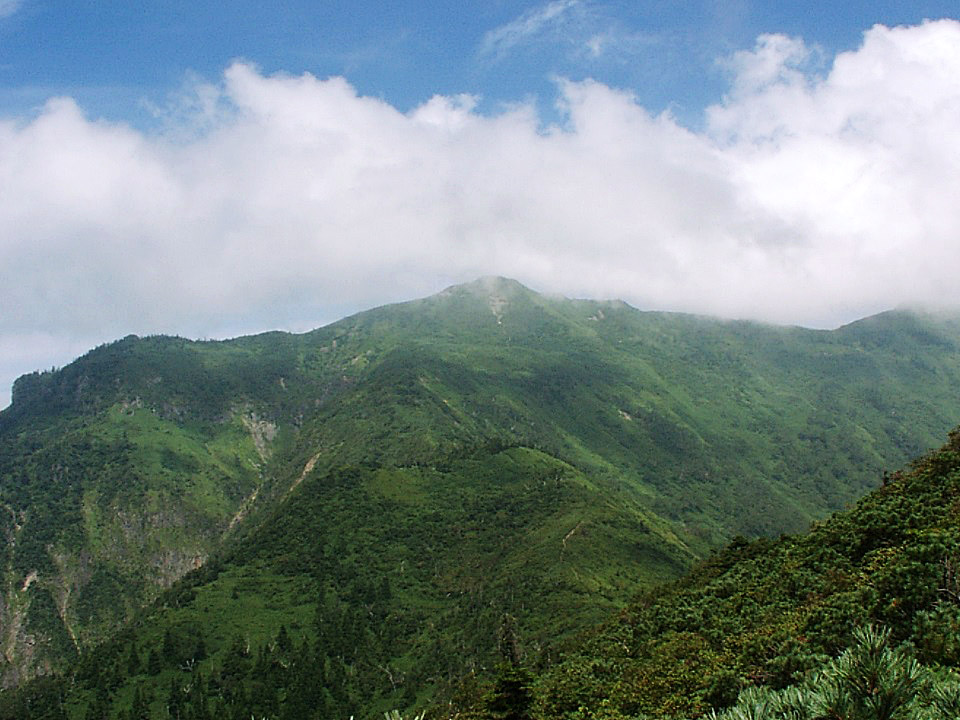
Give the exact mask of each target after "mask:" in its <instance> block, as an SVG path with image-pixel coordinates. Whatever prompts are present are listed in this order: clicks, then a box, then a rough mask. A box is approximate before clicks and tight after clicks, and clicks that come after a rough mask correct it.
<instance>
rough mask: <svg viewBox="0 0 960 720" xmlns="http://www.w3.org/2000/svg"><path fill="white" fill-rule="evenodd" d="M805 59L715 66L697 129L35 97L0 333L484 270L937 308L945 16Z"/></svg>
mask: <svg viewBox="0 0 960 720" xmlns="http://www.w3.org/2000/svg"><path fill="white" fill-rule="evenodd" d="M570 4H571V3H560V4H556V3H555V5H556V7H557V8H559V10H558V12H561V11H563V8H564V7H566V5H570ZM527 20H528V21H529V22H527V25H530V26H532V24H534V21H535V20H536V18H527ZM508 40H509V38H508V37H507V36H506V35H504V39H501V40H497V42H507V41H508ZM491 42H493V41H491ZM811 52H812V51H811V49H809V48H807V47H806V46H805V45H804V44H803V42H802V41H800V40H798V39H791V38H786V37H784V36H779V35H767V36H762V37H761V38H759V39H758V42H757V45H756V47H755V48H753V49H752V50H749V51H743V52H740V53H737V54H736V55H734V56H733V57H732V58H730V59H728V61H727V67H728V69H729V71H730V73H731V79H730V90H729V93H728V95H727V96H726V97H725V98H724V100H723V101H722V102H721V103H719V104H718V105H716V106H714V107H712V108H710V109H709V110H708V113H707V122H706V128H705V130H704V131H702V132H694V131H691V130H689V129H687V128H685V127H683V126H681V125H680V124H679V123H678V122H677V121H675V120H674V119H673V118H672V117H671V116H670V115H669V114H664V115H658V116H654V115H652V114H650V113H649V112H647V111H646V110H645V109H644V108H643V107H641V106H639V105H638V104H637V102H636V101H635V100H634V98H633V97H632V96H631V95H630V94H629V93H627V92H624V91H621V90H617V89H615V88H611V87H608V86H605V85H603V84H601V83H597V82H591V81H587V82H579V83H575V82H567V81H560V82H559V83H558V102H559V103H560V104H561V105H562V108H563V112H564V116H563V117H564V121H563V123H562V124H561V125H560V126H551V127H546V128H544V127H543V125H542V121H541V119H540V118H539V117H538V116H537V113H536V111H535V110H534V108H533V107H532V106H528V105H521V106H517V107H513V108H511V109H508V110H506V111H504V112H502V113H501V114H499V115H494V116H488V115H483V114H480V113H478V112H477V111H476V109H475V103H474V101H473V99H472V98H470V97H469V96H456V97H440V96H438V97H435V98H433V99H432V100H430V101H429V102H427V103H425V104H424V105H422V106H421V107H419V108H416V109H414V110H413V111H411V112H409V113H401V112H399V111H397V110H396V109H395V108H393V107H392V106H390V105H389V104H387V103H385V102H383V101H381V100H378V99H375V98H371V97H361V96H358V94H357V93H356V92H355V90H354V89H353V88H352V87H351V85H350V84H349V83H348V82H347V81H345V80H344V79H342V78H336V77H334V78H329V79H318V78H315V77H313V76H310V75H302V76H289V75H282V74H279V75H269V76H268V75H264V74H262V73H260V72H259V71H258V70H257V69H256V68H255V67H253V66H251V65H247V64H243V63H236V64H234V65H232V66H230V67H229V68H228V69H227V70H226V72H225V73H224V76H223V79H222V82H220V83H219V84H217V85H203V84H198V86H197V87H196V88H195V89H194V95H193V97H192V99H190V100H189V101H187V102H185V103H184V105H183V107H179V108H171V112H170V115H169V117H170V118H175V119H174V120H171V121H170V124H169V126H168V128H167V130H166V131H164V132H160V133H144V132H141V131H139V130H136V129H133V128H131V127H128V126H125V125H120V124H110V123H105V122H101V121H97V120H94V119H91V118H89V117H86V116H85V115H84V113H83V110H82V108H80V107H78V106H77V104H76V103H75V102H73V101H72V100H70V99H65V98H64V99H53V100H50V101H49V102H48V103H47V104H46V106H45V107H44V108H43V109H42V111H40V112H39V114H38V115H37V116H36V117H33V118H31V119H7V120H4V121H2V122H0V306H2V307H3V308H4V312H3V313H2V315H0V348H3V347H5V346H9V343H10V342H13V341H14V340H15V339H16V338H18V337H20V338H24V339H25V340H24V342H27V341H29V338H32V337H36V336H37V334H38V333H39V334H41V335H42V336H43V338H45V340H44V347H46V345H45V344H46V343H48V340H46V338H49V337H60V338H64V341H65V342H66V341H67V340H70V341H71V342H74V343H75V342H77V338H95V339H97V340H98V341H99V340H103V339H108V338H110V337H115V336H120V335H123V334H126V333H128V332H138V333H147V332H178V333H182V334H187V335H203V334H218V333H222V332H226V331H236V330H243V329H250V330H252V329H258V328H266V327H296V328H304V327H308V326H310V325H312V324H316V323H317V322H319V321H321V320H323V321H326V320H330V319H333V317H332V316H331V312H336V310H332V308H337V309H339V308H346V307H363V306H367V305H371V304H375V303H379V302H384V301H387V300H395V299H401V298H404V297H407V296H410V295H413V294H418V293H426V292H430V291H432V290H434V289H439V288H440V287H442V286H443V285H445V284H447V283H449V282H453V281H457V280H466V279H472V278H473V277H476V276H479V275H486V274H499V275H508V276H514V277H517V278H518V279H520V280H522V281H524V282H527V283H529V284H530V285H532V286H533V287H535V288H537V289H540V290H545V291H556V292H561V293H565V294H568V295H588V296H596V297H620V298H623V299H625V300H627V301H629V302H632V303H634V304H636V305H639V306H641V307H656V308H669V309H676V310H689V311H696V312H704V313H717V314H722V315H729V316H742V317H755V318H759V319H764V320H772V321H779V322H792V323H805V324H818V325H829V324H835V323H838V322H841V321H844V320H849V319H853V318H854V317H856V316H858V315H861V314H865V313H868V312H873V311H876V310H880V309H883V308H887V307H890V306H894V305H899V304H904V303H924V304H933V305H941V304H949V305H954V306H955V305H956V304H958V300H960V297H958V294H957V291H956V287H955V285H956V283H955V278H956V277H957V275H958V273H960V242H958V240H960V204H958V203H957V202H956V188H957V187H960V182H958V181H960V123H958V122H957V120H958V118H960V23H957V22H954V21H938V22H929V23H925V24H923V25H920V26H916V27H900V28H886V27H883V26H876V27H874V28H872V29H871V30H869V31H868V32H867V33H866V34H865V36H864V42H863V45H862V46H861V47H860V48H859V49H857V50H855V51H851V52H847V53H843V54H841V55H838V56H837V57H836V58H833V60H832V62H823V61H822V60H821V61H818V60H817V58H816V57H815V56H812V55H811ZM814 55H815V53H814ZM11 338H12V339H14V340H11ZM4 342H6V345H4Z"/></svg>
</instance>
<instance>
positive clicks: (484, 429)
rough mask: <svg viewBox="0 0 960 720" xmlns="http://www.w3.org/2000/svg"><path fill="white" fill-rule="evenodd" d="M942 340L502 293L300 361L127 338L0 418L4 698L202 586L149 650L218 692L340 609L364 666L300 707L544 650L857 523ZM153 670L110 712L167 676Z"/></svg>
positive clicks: (943, 336)
mask: <svg viewBox="0 0 960 720" xmlns="http://www.w3.org/2000/svg"><path fill="white" fill-rule="evenodd" d="M958 342H960V331H958V329H957V325H956V324H955V323H951V322H948V321H945V320H942V319H938V318H933V317H923V316H917V315H910V314H905V313H889V314H885V315H882V316H877V317H876V318H871V319H869V320H868V321H863V322H861V323H856V324H854V325H852V326H848V327H846V328H842V329H840V330H838V331H834V332H824V331H810V330H803V329H798V328H773V327H767V326H761V325H756V324H750V323H730V322H720V321H716V320H710V319H706V318H697V317H690V316H683V315H670V314H661V313H643V312H639V311H637V310H635V309H633V308H630V307H629V306H626V305H624V304H622V303H616V302H607V303H603V302H588V301H571V300H565V299H557V298H547V297H544V296H540V295H537V294H536V293H533V292H532V291H530V290H528V289H526V288H524V287H523V286H521V285H519V284H517V283H514V282H512V281H508V280H503V279H498V278H491V279H484V280H481V281H478V282H476V283H472V284H470V285H465V286H458V287H454V288H451V289H449V290H447V291H445V292H443V293H441V294H439V295H436V296H433V297H430V298H426V299H424V300H418V301H414V302H410V303H404V304H401V305H395V306H389V307H385V308H380V309H377V310H372V311H369V312H366V313H361V314H359V315H356V316H353V317H351V318H347V319H345V320H342V321H340V322H338V323H335V324H333V325H330V326H328V327H325V328H322V329H319V330H316V331H314V332H311V333H306V334H304V335H288V334H283V333H269V334H266V335H260V336H256V337H249V338H240V339H237V340H232V341H226V342H190V341H186V340H182V339H178V338H163V337H154V338H144V339H139V338H134V337H130V338H126V339H124V340H121V341H119V342H117V343H114V344H111V345H108V346H104V347H101V348H98V349H96V350H94V351H92V352H91V353H89V354H88V355H86V356H84V357H83V358H81V359H79V360H77V361H76V362H74V363H72V364H71V365H69V366H67V367H66V368H63V369H61V370H59V371H56V372H49V373H38V374H34V375H29V376H25V377H24V378H21V379H20V380H19V381H18V382H17V384H16V385H15V388H14V398H13V403H12V405H11V407H10V408H8V409H7V410H6V411H4V412H3V413H0V502H2V503H3V512H2V513H0V518H2V522H3V523H5V524H4V528H3V530H4V536H5V537H6V540H7V542H6V545H5V558H4V565H3V576H4V585H3V589H2V598H3V603H2V606H0V638H2V645H3V655H4V657H5V658H6V665H5V666H4V667H3V669H2V672H3V681H4V683H5V684H7V685H12V684H16V683H18V682H20V681H21V680H22V679H23V678H24V677H28V676H30V675H31V674H33V673H36V672H51V671H56V670H57V669H62V668H65V667H67V666H68V665H69V664H70V662H71V659H72V657H73V656H75V655H76V654H77V653H79V654H86V653H87V651H88V649H89V648H91V647H93V646H95V645H97V644H98V643H100V642H101V641H102V640H104V639H105V638H108V637H111V636H112V634H113V633H114V632H115V631H116V630H117V629H118V628H121V627H123V626H124V624H125V623H127V622H129V621H130V620H131V619H133V618H134V617H135V616H137V612H138V608H141V607H143V606H145V605H148V604H149V603H150V602H152V601H153V600H154V599H155V598H157V597H159V596H160V595H161V593H163V592H164V590H165V588H167V587H169V586H170V584H171V583H172V582H173V581H174V580H175V579H176V578H178V577H181V576H182V575H183V574H184V573H185V572H187V571H189V570H191V569H192V568H194V567H197V566H200V565H202V566H204V567H203V570H202V571H201V572H199V573H198V574H196V575H194V576H193V579H192V580H190V581H189V582H190V583H192V584H193V585H194V586H195V587H194V588H193V589H192V590H190V592H189V593H188V595H189V594H190V593H195V596H196V598H198V600H197V601H191V602H190V603H186V604H185V603H184V602H182V601H181V600H180V599H177V598H179V597H180V596H179V595H178V593H180V592H181V590H177V589H176V588H182V587H183V586H175V589H173V590H170V591H169V592H172V593H174V595H175V596H176V598H174V599H173V600H171V599H169V597H168V596H166V595H165V596H164V597H168V600H167V601H166V605H167V607H168V609H169V608H171V607H172V609H171V610H170V612H172V613H174V616H172V617H171V619H170V620H169V623H172V624H169V623H168V622H167V621H161V620H156V619H155V620H151V621H150V622H151V623H155V624H152V625H149V627H152V628H154V630H151V631H149V632H153V633H154V635H155V637H154V639H160V640H162V639H163V635H165V634H166V631H165V630H163V628H165V627H171V628H176V627H183V628H196V627H200V628H203V632H202V633H199V636H201V637H203V638H204V640H205V644H206V647H205V649H204V652H203V655H204V656H205V657H204V659H203V660H202V661H198V662H202V663H206V664H205V665H203V668H204V672H205V673H215V672H219V671H218V668H220V667H221V664H222V663H223V662H226V657H227V656H226V655H225V653H228V652H229V651H230V649H231V648H232V647H233V642H234V640H236V637H240V638H241V640H242V642H243V644H244V647H246V641H247V640H248V639H249V640H250V642H251V643H253V645H252V647H256V644H257V643H258V642H266V641H267V639H268V635H270V634H271V633H278V632H279V628H280V626H281V625H285V626H287V628H288V633H289V635H290V636H292V637H293V638H294V639H295V641H296V642H304V643H308V644H311V643H312V644H315V643H316V642H318V640H317V638H318V637H320V636H322V633H320V632H318V629H317V628H318V627H320V626H321V625H322V624H323V622H327V621H329V618H327V620H324V621H322V622H321V621H320V620H318V618H321V620H322V618H324V617H327V615H324V613H327V612H329V613H335V614H337V613H339V615H337V617H340V618H341V619H340V620H338V621H337V623H339V624H340V625H343V623H346V622H347V621H346V620H343V618H342V617H341V616H342V614H343V613H345V612H347V611H348V610H349V611H350V612H358V610H357V607H358V605H357V603H358V602H360V603H361V604H363V603H364V602H365V603H366V605H364V607H367V606H369V607H368V608H367V610H366V611H365V612H366V615H364V618H366V619H364V623H368V624H367V625H365V626H364V628H365V629H364V630H363V631H362V632H361V630H358V629H357V622H359V621H356V622H354V620H352V619H351V620H349V623H348V625H350V627H352V628H353V629H352V630H350V631H349V632H347V631H345V632H344V633H341V636H342V637H351V638H354V640H356V638H357V637H359V636H363V637H373V636H376V637H377V638H378V639H377V640H376V642H374V641H373V640H371V641H370V642H369V643H367V644H366V645H364V648H365V649H364V650H363V651H362V653H360V655H361V656H362V662H360V664H359V665H358V664H357V662H358V657H354V656H353V655H349V656H347V655H342V653H341V654H338V653H337V652H336V651H335V650H329V648H328V649H327V650H323V652H326V653H327V654H326V655H324V657H325V658H330V657H333V658H334V659H336V662H335V663H332V665H331V668H332V669H331V670H330V671H331V672H334V673H337V672H342V673H343V674H345V676H346V677H350V678H358V679H356V680H355V682H354V681H351V682H352V683H353V684H352V685H351V684H350V683H341V685H343V686H344V687H350V688H353V689H352V690H350V692H351V693H353V694H352V695H350V694H348V695H347V696H344V697H341V698H334V697H330V698H326V700H325V701H324V702H328V703H331V704H330V707H331V708H347V709H349V710H350V711H354V709H355V708H354V706H353V705H351V703H355V702H356V698H358V697H360V696H361V695H362V696H363V697H369V698H372V700H371V702H373V703H374V704H373V705H371V707H374V706H375V705H376V702H378V700H377V698H380V700H379V701H382V703H383V707H386V706H387V705H388V704H389V705H390V706H405V705H408V704H410V703H411V702H412V701H413V700H414V699H416V700H418V701H419V700H421V699H422V698H423V697H426V696H427V695H430V694H431V693H434V692H436V693H439V692H441V689H442V688H445V687H448V686H450V685H451V684H452V683H453V684H455V683H456V682H459V680H460V679H461V678H462V676H463V675H464V674H465V673H466V674H469V673H470V672H471V670H472V669H474V668H476V669H481V668H482V667H488V666H489V665H490V664H491V663H492V662H493V660H494V659H495V657H496V646H497V639H496V636H497V633H498V629H499V628H500V627H501V626H502V625H503V624H504V618H505V617H508V618H509V622H508V623H507V624H510V623H515V624H516V626H517V627H516V631H517V632H519V633H520V635H521V636H522V637H524V638H525V642H526V643H528V644H529V646H530V647H531V649H535V648H537V647H539V646H546V645H549V644H552V642H553V641H555V640H556V639H557V638H559V637H562V636H564V635H565V634H566V633H568V632H570V631H571V630H573V629H575V628H577V627H580V626H582V624H583V623H590V622H594V621H597V620H599V619H600V618H601V617H602V616H603V615H604V613H606V612H608V610H609V609H610V608H612V607H615V606H617V605H618V604H620V603H622V602H623V601H624V600H626V599H627V598H629V597H631V596H632V595H633V594H634V593H635V592H636V591H638V590H640V589H642V588H645V587H649V586H650V585H651V584H652V583H654V582H657V581H660V580H663V579H666V578H669V577H676V576H677V575H678V574H679V573H680V572H681V571H682V569H684V568H685V567H687V566H689V565H690V563H691V562H693V561H694V560H695V558H697V557H698V556H702V555H703V554H704V553H706V552H707V551H708V550H709V549H710V548H712V547H715V546H716V545H717V544H718V543H720V542H721V541H723V540H724V539H726V538H729V537H730V536H732V535H734V534H737V533H742V534H747V535H756V534H763V533H767V534H776V533H779V532H782V531H784V530H790V529H797V528H799V527H803V526H805V525H806V524H807V523H808V522H809V521H810V520H811V519H814V518H818V517H822V516H824V515H825V514H826V513H828V512H829V511H831V510H834V509H836V508H838V507H841V506H842V505H843V504H844V503H846V502H848V501H850V500H851V499H853V498H855V497H857V496H859V495H860V494H861V493H862V492H863V491H864V490H865V489H866V488H868V487H869V486H870V485H871V484H873V483H874V482H875V478H876V477H878V476H879V474H880V472H881V470H882V468H884V467H897V466H899V465H900V464H902V462H904V461H905V459H906V458H908V457H910V456H914V455H916V454H918V453H919V452H921V451H923V450H924V449H925V448H927V447H930V446H932V445H933V444H934V443H935V441H936V438H937V437H938V436H941V435H942V433H943V432H945V431H946V429H947V428H948V427H950V425H951V423H952V418H955V417H956V416H957V415H958V414H960V397H958V396H957V394H956V392H955V391H954V388H956V387H958V381H960V352H958V349H957V348H958ZM294 528H298V529H297V530H296V532H294ZM254 549H256V552H254ZM214 557H215V558H217V560H216V561H215V562H213V563H211V562H210V558H214ZM305 578H306V579H305ZM384 581H386V583H387V586H389V592H386V594H384V593H381V594H380V595H377V594H376V593H377V592H380V591H381V590H383V591H384V592H385V591H386V589H387V588H385V587H382V586H383V583H384ZM245 587H246V588H252V589H251V590H249V591H245V590H244V588H245ZM256 588H261V589H260V590H257V589H256ZM371 588H372V589H371ZM234 595H236V597H234ZM267 596H269V598H268V597H267ZM383 597H386V598H388V600H386V601H385V600H383V599H382V598H383ZM245 598H246V599H245ZM364 598H366V600H363V599H364ZM377 598H381V599H380V600H378V599H377ZM200 601H202V602H200ZM198 602H199V604H197V603H198ZM378 602H379V603H380V605H379V606H378V605H377V603H378ZM171 603H172V605H171ZM178 605H179V606H182V607H178ZM186 605H190V607H186ZM161 607H162V606H161ZM481 609H482V611H481ZM561 610H562V612H561ZM158 612H159V611H158ZM177 613H186V615H180V614H177ZM378 613H380V614H381V615H382V617H381V616H380V615H378ZM391 613H397V614H396V615H391ZM388 617H389V618H391V619H390V621H389V622H387V620H386V619H387V618H388ZM377 618H379V619H377ZM144 622H146V621H144ZM318 623H320V624H318ZM369 623H373V624H372V625H370V624H369ZM377 623H380V625H378V624H377ZM384 623H386V625H383V624H384ZM398 625H399V626H400V627H402V628H403V630H397V631H396V637H394V636H393V635H392V634H390V633H393V632H394V631H393V630H391V631H389V633H388V631H387V630H384V629H382V627H381V626H383V627H386V626H389V627H391V628H392V627H396V626H398ZM298 628H299V629H298ZM384 633H386V634H387V635H389V638H388V639H384V637H383V635H384ZM431 633H432V634H431ZM174 635H176V633H174ZM197 635H198V633H197V632H195V631H194V630H189V631H186V630H185V631H184V636H189V637H196V636H197ZM274 639H275V638H274ZM151 643H152V640H150V639H149V638H145V639H142V640H141V639H137V640H135V643H134V644H135V645H136V648H134V650H135V651H136V652H139V653H141V654H142V655H144V656H146V655H147V654H148V651H150V650H154V649H156V648H155V647H151ZM171 643H173V644H174V645H175V643H174V641H173V640H171V641H170V643H167V645H168V646H169V645H170V644H171ZM370 643H373V644H372V645H371V644H370ZM354 644H355V643H354ZM188 646H189V643H187V645H185V646H184V648H186V649H184V648H181V650H182V652H180V651H175V650H173V649H171V647H167V650H168V651H169V652H167V653H166V655H165V657H167V658H168V659H170V658H173V659H174V660H177V662H173V660H171V663H172V664H173V665H179V664H181V663H180V661H183V662H186V660H191V659H196V658H193V657H180V655H183V654H189V652H188V651H189V650H190V648H189V647H188ZM339 649H343V648H339ZM161 650H162V648H161ZM193 650H196V648H193ZM314 650H316V648H314ZM330 652H333V655H330ZM357 652H359V651H357ZM157 653H158V657H159V656H162V655H163V653H162V652H161V651H160V650H158V651H157ZM178 653H180V654H178ZM431 653H433V654H432V655H431ZM141 660H143V658H141ZM144 662H145V660H144ZM237 662H240V661H239V660H238V661H237ZM331 662H332V661H331ZM325 663H326V661H325ZM337 663H339V665H338V664H337ZM327 664H330V663H327ZM131 665H132V666H133V665H135V663H132V664H131ZM338 667H339V668H340V669H339V670H337V669H336V668H338ZM363 668H365V670H362V669H363ZM153 669H154V670H157V673H153V674H149V675H142V676H141V674H138V673H134V674H133V675H132V676H129V677H128V676H127V675H124V677H126V678H127V679H126V680H123V682H122V683H121V685H120V686H118V687H122V688H124V689H123V690H122V691H118V692H121V697H128V698H132V692H133V689H132V688H133V687H134V686H133V685H131V684H130V682H132V681H130V677H132V678H140V681H141V682H143V683H144V684H145V686H146V685H149V686H150V687H153V685H154V684H155V680H156V678H158V677H166V676H164V675H163V673H172V672H173V668H171V667H166V666H164V665H163V664H162V663H161V665H160V666H159V669H158V667H157V666H154V667H153ZM361 670H362V672H365V673H367V675H366V676H364V675H363V674H362V672H361ZM158 673H159V674H158ZM351 673H353V674H351ZM147 678H153V679H152V680H148V679H147ZM164 681H165V680H164ZM118 682H120V681H119V680H118ZM377 683H380V684H377ZM384 683H385V684H384ZM430 688H436V690H430ZM157 692H159V691H157ZM123 693H126V695H123ZM131 701H132V700H131ZM153 702H154V703H159V702H160V699H159V696H156V695H155V696H154V697H153ZM356 712H360V710H359V709H357V710H356Z"/></svg>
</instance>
